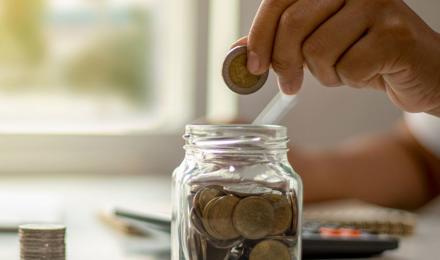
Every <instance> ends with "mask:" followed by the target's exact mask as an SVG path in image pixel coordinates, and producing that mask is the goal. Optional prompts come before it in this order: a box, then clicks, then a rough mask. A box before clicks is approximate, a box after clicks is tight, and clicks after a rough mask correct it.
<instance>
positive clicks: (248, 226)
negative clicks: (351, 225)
mask: <svg viewBox="0 0 440 260" xmlns="http://www.w3.org/2000/svg"><path fill="white" fill-rule="evenodd" d="M232 221H233V223H234V226H235V228H236V229H237V231H238V232H239V233H240V235H242V236H243V237H244V238H247V239H260V238H263V237H265V236H267V235H268V234H269V233H270V232H271V231H272V225H273V221H274V209H273V207H272V205H271V204H270V202H269V201H267V200H266V199H264V198H262V197H255V196H251V197H247V198H244V199H242V200H241V201H240V202H239V203H238V204H237V206H236V207H235V210H234V214H233V220H232Z"/></svg>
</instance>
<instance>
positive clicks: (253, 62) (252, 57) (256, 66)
mask: <svg viewBox="0 0 440 260" xmlns="http://www.w3.org/2000/svg"><path fill="white" fill-rule="evenodd" d="M247 68H248V70H249V71H250V72H251V73H252V74H255V75H258V74H259V70H260V60H259V58H258V55H257V54H256V53H255V52H253V51H250V52H249V53H248V57H247Z"/></svg>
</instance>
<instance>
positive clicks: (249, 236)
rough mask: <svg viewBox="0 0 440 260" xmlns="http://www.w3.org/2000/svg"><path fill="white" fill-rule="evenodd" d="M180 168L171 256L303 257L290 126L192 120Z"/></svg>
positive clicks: (229, 259) (204, 259)
mask: <svg viewBox="0 0 440 260" xmlns="http://www.w3.org/2000/svg"><path fill="white" fill-rule="evenodd" d="M184 138H185V141H186V144H185V146H184V148H185V150H186V155H185V159H184V160H183V162H182V163H181V165H180V166H179V167H178V168H177V169H176V170H175V171H174V173H173V194H172V200H173V217H172V260H217V259H218V260H225V259H226V260H275V259H276V260H298V259H301V215H302V183H301V180H300V178H299V176H298V175H297V174H296V173H295V172H294V170H293V169H292V167H291V166H290V164H289V162H288V159H287V150H288V149H287V142H288V138H287V136H286V128H285V127H283V126H276V125H188V126H187V127H186V131H185V135H184Z"/></svg>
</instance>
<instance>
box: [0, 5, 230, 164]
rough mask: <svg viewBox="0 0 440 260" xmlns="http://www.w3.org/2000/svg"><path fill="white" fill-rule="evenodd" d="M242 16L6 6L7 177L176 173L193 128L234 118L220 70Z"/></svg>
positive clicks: (2, 26) (0, 94)
mask: <svg viewBox="0 0 440 260" xmlns="http://www.w3.org/2000/svg"><path fill="white" fill-rule="evenodd" d="M237 10H238V4H237V3H235V2H234V1H216V0H214V1H206V0H185V1H182V0H166V1H164V0H96V1H89V0H63V1H59V0H31V1H29V0H0V143H2V148H0V149H1V150H0V152H1V155H0V172H56V173H61V172H118V173H126V172H145V171H147V170H149V169H154V170H163V169H165V170H170V169H172V168H173V167H175V166H176V164H177V163H178V161H179V160H180V159H181V158H182V149H181V145H182V140H181V137H180V136H181V134H182V129H183V126H184V124H185V123H187V122H188V121H190V120H191V119H193V118H197V117H201V116H206V115H207V114H208V115H211V116H213V117H217V118H223V117H222V114H223V115H226V116H225V117H229V118H230V117H233V115H234V110H235V109H236V105H235V100H234V97H233V96H232V95H230V94H229V93H228V90H227V89H226V88H224V86H221V84H220V82H221V76H220V73H216V71H218V72H220V69H219V66H221V62H222V57H223V55H224V53H225V52H226V51H227V49H228V47H229V44H230V43H231V42H232V41H233V40H234V39H235V38H236V37H237V28H238V21H237V15H238V12H237ZM225 19H226V20H225ZM214 101H216V102H214ZM225 108H226V109H225Z"/></svg>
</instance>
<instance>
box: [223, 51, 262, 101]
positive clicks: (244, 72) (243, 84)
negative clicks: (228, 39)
mask: <svg viewBox="0 0 440 260" xmlns="http://www.w3.org/2000/svg"><path fill="white" fill-rule="evenodd" d="M247 55H248V54H247V47H246V46H238V47H235V48H233V49H232V50H231V51H229V53H228V54H227V55H226V58H225V61H224V63H223V70H222V75H223V79H224V81H225V83H226V85H227V86H228V87H229V89H231V90H232V91H234V92H235V93H238V94H241V95H247V94H252V93H254V92H256V91H258V90H259V89H260V88H261V87H263V85H264V83H266V81H267V78H268V76H269V72H268V71H266V72H265V73H263V74H261V75H254V74H252V73H251V72H249V70H248V68H247V63H248V56H247ZM257 61H258V60H257ZM254 65H255V64H254ZM256 65H258V64H256Z"/></svg>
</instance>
